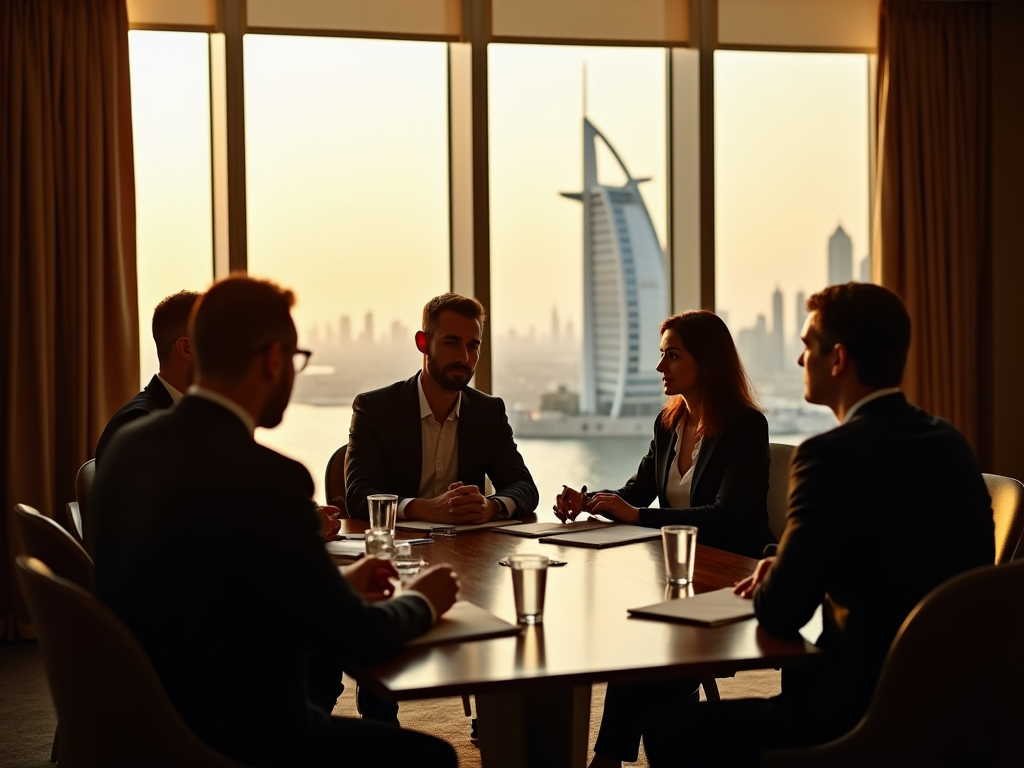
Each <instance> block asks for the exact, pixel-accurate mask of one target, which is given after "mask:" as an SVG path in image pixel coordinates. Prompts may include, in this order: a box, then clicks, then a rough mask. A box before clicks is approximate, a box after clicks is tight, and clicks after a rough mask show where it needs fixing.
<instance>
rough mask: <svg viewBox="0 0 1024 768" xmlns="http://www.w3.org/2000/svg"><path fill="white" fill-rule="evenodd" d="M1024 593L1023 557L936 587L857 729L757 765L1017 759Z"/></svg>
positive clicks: (896, 645)
mask: <svg viewBox="0 0 1024 768" xmlns="http://www.w3.org/2000/svg"><path fill="white" fill-rule="evenodd" d="M1022 595H1024V561H1017V562H1014V563H1008V564H1006V565H988V566H983V567H981V568H976V569H974V570H973V571H968V572H967V573H964V574H961V575H960V576H957V577H955V578H953V579H950V580H949V581H947V582H946V583H945V584H942V585H941V586H939V587H937V588H936V589H934V590H933V591H932V592H931V593H930V594H929V595H928V596H927V597H925V599H924V600H922V601H921V602H920V603H919V604H918V605H917V607H916V608H915V609H914V610H913V611H912V612H911V614H910V616H908V617H907V620H906V621H905V622H903V626H902V627H901V628H900V631H899V632H898V633H897V635H896V639H895V640H894V641H893V644H892V647H891V648H890V649H889V655H888V656H887V657H886V660H885V665H884V666H883V668H882V673H881V675H880V677H879V679H878V686H877V687H876V689H875V695H874V699H873V700H872V702H871V706H870V707H869V708H868V711H867V713H866V714H865V715H864V718H863V719H862V720H861V721H860V723H859V724H858V725H857V727H856V728H854V729H853V730H852V731H850V733H848V734H846V735H845V736H843V737H842V738H840V739H836V740H835V741H832V742H829V743H828V744H823V745H821V746H817V747H809V748H807V749H801V750H785V751H777V752H766V753H765V754H764V755H762V758H761V765H764V766H819V765H829V766H861V765H901V766H916V765H921V766H944V765H1019V764H1020V759H1021V758H1020V736H1019V731H1018V728H1019V727H1020V723H1021V722H1022V721H1024V696H1022V695H1021V691H1024V663H1022V662H1021V655H1022V653H1024V651H1022V649H1024V621H1022V620H1021V617H1020V610H1019V605H1020V600H1021V596H1022ZM959 693H965V694H969V700H965V699H963V697H958V694H959Z"/></svg>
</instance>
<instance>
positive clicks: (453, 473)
mask: <svg viewBox="0 0 1024 768" xmlns="http://www.w3.org/2000/svg"><path fill="white" fill-rule="evenodd" d="M485 321H486V314H485V312H484V308H483V305H482V304H480V302H479V301H477V300H476V299H472V298H467V297H465V296H459V295H457V294H454V293H446V294H444V295H442V296H437V297H435V298H433V299H431V300H430V301H428V302H427V305H426V306H425V307H424V308H423V330H421V331H417V332H416V337H415V338H416V348H417V349H418V350H419V351H420V352H421V353H422V354H423V369H422V370H421V371H419V372H418V373H417V374H416V375H415V376H413V377H412V378H411V379H409V380H408V381H399V382H396V383H394V384H392V385H391V386H389V387H384V388H383V389H377V390H374V391H372V392H365V393H363V394H361V395H358V396H357V397H356V399H355V402H353V404H352V411H353V413H352V426H351V428H350V429H349V443H348V455H347V466H346V485H347V494H346V496H347V498H346V501H347V505H348V511H349V514H350V515H351V516H352V517H355V518H359V519H362V520H366V519H368V517H369V513H368V508H367V503H366V497H367V496H368V495H370V494H374V493H393V494H396V495H397V496H398V516H399V518H402V519H408V520H426V521H430V522H437V523H456V524H467V523H482V522H487V521H489V520H500V519H503V518H508V517H519V516H522V515H527V514H529V513H531V512H533V510H534V509H535V508H536V507H537V501H538V498H539V496H538V493H537V486H536V485H535V484H534V482H533V477H532V476H531V475H530V471H529V470H528V469H527V468H526V464H525V463H524V462H523V457H522V456H521V455H520V454H519V450H518V449H517V448H516V444H515V441H514V440H513V438H512V428H511V427H510V426H509V423H508V417H507V416H506V414H505V404H504V402H502V400H501V399H500V398H497V397H491V396H489V395H485V394H484V393H483V392H480V391H478V390H475V389H473V388H471V387H470V386H469V382H470V380H471V379H472V378H473V374H474V373H475V372H476V365H477V362H478V361H479V359H480V343H481V336H482V335H483V329H484V322H485ZM485 477H487V478H490V480H491V483H492V485H493V487H494V488H495V493H494V494H492V495H489V496H488V495H484V491H483V489H484V478H485Z"/></svg>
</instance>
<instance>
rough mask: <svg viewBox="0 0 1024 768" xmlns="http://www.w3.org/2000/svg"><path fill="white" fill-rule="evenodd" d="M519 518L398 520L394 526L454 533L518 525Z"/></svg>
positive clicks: (403, 529) (408, 529) (412, 529)
mask: <svg viewBox="0 0 1024 768" xmlns="http://www.w3.org/2000/svg"><path fill="white" fill-rule="evenodd" d="M519 524H520V521H519V520H491V521H490V522H488V523H470V524H468V525H453V524H452V523H431V522H429V521H428V520H399V521H398V522H397V523H395V528H396V529H397V530H399V531H424V532H426V533H429V532H430V531H432V530H438V529H441V528H444V529H447V530H454V531H455V532H456V533H466V532H467V531H480V530H483V529H484V528H500V527H502V526H504V525H519Z"/></svg>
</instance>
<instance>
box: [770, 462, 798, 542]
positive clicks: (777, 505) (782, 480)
mask: <svg viewBox="0 0 1024 768" xmlns="http://www.w3.org/2000/svg"><path fill="white" fill-rule="evenodd" d="M768 450H769V452H770V453H771V466H770V467H769V469H768V527H769V528H771V531H772V536H774V537H775V540H776V541H778V540H779V539H781V538H782V532H783V531H784V530H786V507H787V506H788V504H789V460H790V458H792V456H793V451H794V450H795V446H792V445H783V444H782V443H768Z"/></svg>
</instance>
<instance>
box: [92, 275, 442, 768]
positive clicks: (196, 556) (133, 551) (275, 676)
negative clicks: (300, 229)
mask: <svg viewBox="0 0 1024 768" xmlns="http://www.w3.org/2000/svg"><path fill="white" fill-rule="evenodd" d="M292 303H293V297H292V294H291V292H289V291H284V290H282V289H280V288H278V287H277V286H275V285H273V284H271V283H267V282H262V281H258V280H253V279H250V278H247V277H231V278H228V279H226V280H222V281H220V282H218V283H217V284H215V285H214V286H213V287H212V288H211V289H210V290H209V291H208V292H207V294H206V295H205V296H203V297H202V298H201V299H199V301H198V303H197V305H196V307H195V310H194V311H193V315H192V320H191V324H190V329H189V331H190V332H189V338H190V339H191V341H192V348H193V353H194V356H195V362H196V384H195V385H194V386H193V387H191V388H190V389H189V391H188V394H187V395H186V396H185V397H184V398H183V399H182V400H181V402H180V403H179V404H178V405H177V406H176V407H174V408H172V409H169V410H166V411H162V412H160V413H157V414H154V415H152V416H150V417H149V418H146V419H142V420H138V421H136V422H134V423H133V424H129V425H128V426H126V427H124V428H123V429H122V430H120V432H118V434H117V435H116V436H115V437H114V439H113V440H112V441H111V444H110V446H109V450H108V452H107V454H106V456H105V458H104V460H103V463H102V465H101V466H100V467H99V468H98V470H97V474H96V483H95V486H94V491H93V504H94V510H95V518H96V525H95V526H94V540H93V542H92V552H94V553H95V559H96V593H97V596H98V597H99V598H100V599H101V600H102V601H103V602H104V603H106V604H107V605H108V606H109V607H110V608H111V609H112V610H113V611H114V612H115V613H116V614H117V615H118V616H119V617H120V618H121V619H122V620H123V621H124V622H125V624H127V626H128V627H129V628H130V629H131V631H132V632H133V633H134V635H135V636H136V638H138V640H139V642H140V643H141V644H142V646H143V648H144V649H145V650H146V653H147V654H148V656H149V658H150V660H151V661H152V662H153V665H154V667H155V668H156V671H157V673H158V674H159V676H160V679H161V680H162V682H163V684H164V687H165V689H166V690H167V693H168V696H169V697H170V699H171V701H172V702H173V704H174V706H175V707H176V709H177V710H178V712H179V714H180V715H181V716H182V718H183V719H184V721H185V722H186V723H187V724H188V725H189V727H191V728H192V730H193V731H194V732H195V733H196V734H197V735H198V736H199V738H201V739H203V740H204V741H206V742H207V743H209V744H210V745H211V746H213V747H214V748H215V749H218V750H219V751H221V752H223V753H224V754H225V755H227V756H229V757H231V758H234V759H235V760H238V761H240V762H242V763H244V764H246V765H253V766H276V765H324V766H326V765H342V764H345V765H369V764H372V763H376V762H379V761H380V759H381V758H382V755H386V756H387V759H388V760H389V761H391V762H394V763H399V764H405V763H407V764H410V765H412V764H416V765H420V764H430V765H443V766H455V764H456V760H455V754H454V752H453V750H452V749H451V747H450V746H449V745H447V744H445V743H444V742H442V741H439V740H437V739H434V738H432V737H429V736H425V735H422V734H416V733H413V732H408V731H402V730H400V729H398V728H394V727H391V726H386V725H382V724H379V723H368V722H364V721H360V720H353V719H343V718H337V717H331V714H330V713H331V710H332V708H333V706H334V703H335V700H336V698H337V696H338V694H339V693H340V690H341V673H342V670H343V669H345V670H348V669H349V668H350V667H351V666H353V665H363V664H368V663H372V662H375V661H379V660H382V659H384V658H387V657H388V656H390V655H392V654H393V653H394V652H396V651H397V650H399V649H400V648H401V647H402V645H403V644H404V643H405V642H406V641H407V640H409V639H410V638H412V637H415V636H416V635H419V634H421V633H422V632H424V631H425V630H427V629H428V628H429V627H430V626H431V625H432V623H433V622H434V620H435V619H436V617H437V616H440V615H441V614H443V613H444V612H445V611H446V610H447V609H448V608H449V607H450V606H451V605H452V604H453V602H454V600H455V595H456V591H457V589H458V582H457V579H456V577H455V574H454V573H453V572H452V571H451V569H450V568H448V567H446V566H438V567H435V568H432V569H430V570H428V571H425V572H424V573H422V574H421V575H420V576H419V577H418V578H416V579H414V580H413V581H412V582H410V584H409V587H410V588H409V590H407V591H406V592H405V593H404V595H403V596H401V597H393V598H391V599H387V598H388V597H390V595H391V591H392V589H391V585H390V582H389V581H388V577H390V576H393V575H396V574H395V571H394V568H393V567H392V566H391V565H390V564H389V563H387V562H386V561H383V560H378V559H376V558H364V559H363V560H361V561H360V562H359V563H357V564H356V565H354V566H350V567H349V568H348V570H347V571H346V573H345V575H344V576H342V574H340V573H339V570H338V568H337V567H336V566H335V564H334V563H333V562H332V560H331V558H330V556H329V555H328V554H327V552H326V550H325V547H324V540H323V537H322V535H321V531H320V521H319V519H318V517H317V515H316V512H315V509H316V508H315V505H314V502H313V501H312V496H313V481H312V478H311V477H310V475H309V472H307V471H306V469H305V468H304V467H303V466H302V465H301V464H299V463H297V462H295V461H292V460H291V459H288V458H285V457H284V456H281V455H280V454H278V453H275V452H274V451H272V450H270V449H268V448H265V447H263V446H261V445H260V444H258V443H256V442H255V441H254V439H253V432H254V430H255V428H256V427H257V426H263V427H274V426H276V425H277V424H278V423H280V421H281V418H282V416H283V414H284V410H285V407H286V406H287V404H288V399H289V396H290V394H291V389H292V384H293V382H294V379H295V372H296V369H300V370H301V367H302V366H303V365H304V364H305V361H306V360H307V359H308V357H309V354H310V353H309V352H306V351H303V350H300V349H298V347H297V337H296V332H295V326H294V324H293V322H292V319H291V315H290V307H291V305H292ZM154 749H159V745H154ZM142 759H143V760H144V757H143V758H142Z"/></svg>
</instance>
